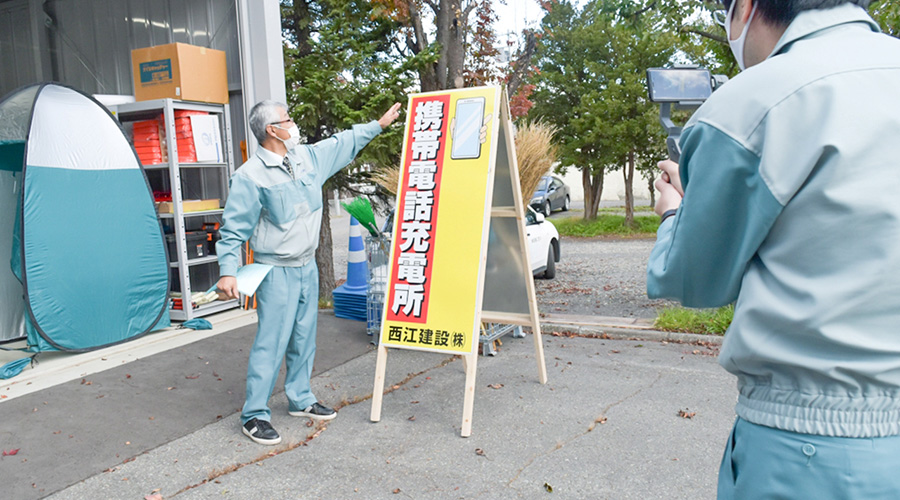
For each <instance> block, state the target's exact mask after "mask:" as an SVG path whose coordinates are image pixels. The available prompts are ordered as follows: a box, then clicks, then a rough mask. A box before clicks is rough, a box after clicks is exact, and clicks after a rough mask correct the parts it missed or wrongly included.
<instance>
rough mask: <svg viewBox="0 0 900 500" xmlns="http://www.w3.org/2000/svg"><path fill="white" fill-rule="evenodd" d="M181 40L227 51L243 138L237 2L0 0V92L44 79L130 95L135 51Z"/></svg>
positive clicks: (236, 126)
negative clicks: (132, 58)
mask: <svg viewBox="0 0 900 500" xmlns="http://www.w3.org/2000/svg"><path fill="white" fill-rule="evenodd" d="M175 42H181V43H189V44H191V45H199V46H202V47H209V48H213V49H217V50H223V51H225V54H226V59H227V64H228V88H229V90H230V91H231V116H232V131H233V137H234V138H235V143H236V144H237V143H238V142H239V141H240V140H242V139H243V137H244V131H243V120H242V118H241V117H242V116H243V106H242V103H241V94H240V89H241V64H240V50H239V42H238V30H237V7H236V3H235V0H0V68H3V70H2V71H0V96H2V95H5V94H7V93H9V92H11V91H13V90H15V89H16V88H18V87H20V86H22V85H25V84H28V83H33V82H37V81H44V80H56V81H59V82H62V83H65V84H67V85H71V86H72V87H75V88H77V89H79V90H82V91H84V92H87V93H89V94H124V95H131V94H133V93H134V85H133V83H132V75H131V50H132V49H136V48H141V47H149V46H152V45H162V44H167V43H175ZM236 160H237V161H236V163H237V164H240V163H241V161H240V157H239V156H236Z"/></svg>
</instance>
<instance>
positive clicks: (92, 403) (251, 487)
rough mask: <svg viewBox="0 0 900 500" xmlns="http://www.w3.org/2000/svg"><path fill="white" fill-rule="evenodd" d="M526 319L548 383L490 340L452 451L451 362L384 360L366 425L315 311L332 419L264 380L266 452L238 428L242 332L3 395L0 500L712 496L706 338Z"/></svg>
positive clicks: (365, 364)
mask: <svg viewBox="0 0 900 500" xmlns="http://www.w3.org/2000/svg"><path fill="white" fill-rule="evenodd" d="M338 222H340V221H339V220H338ZM335 241H336V242H337V241H338V240H337V239H336V240H335ZM336 246H337V244H336ZM596 248H601V247H596ZM629 252H631V253H635V252H636V251H634V250H628V251H626V253H629ZM561 269H562V268H561ZM636 279H639V278H636ZM539 289H540V285H539ZM560 293H562V294H566V293H568V294H569V295H571V291H570V292H566V291H562V292H560ZM545 296H546V295H545ZM540 308H541V310H542V312H543V315H542V329H543V331H544V334H543V335H542V339H541V340H542V342H543V346H544V362H545V363H546V366H547V370H548V382H547V384H545V385H542V384H540V383H539V381H538V373H537V367H536V366H535V365H536V363H535V350H534V346H533V338H532V337H531V335H530V334H529V335H528V336H527V337H526V338H524V339H514V338H511V337H509V336H506V337H503V338H502V339H501V345H499V346H498V353H497V355H496V356H491V357H479V358H478V360H477V380H476V384H475V404H474V416H473V425H472V435H471V437H468V438H463V437H461V436H460V429H461V421H462V410H463V408H462V407H463V395H464V385H465V375H464V371H463V367H462V361H461V359H460V358H458V357H450V356H446V355H439V354H434V353H423V352H416V351H406V350H395V349H392V350H390V351H389V352H390V354H389V356H388V363H387V375H386V384H385V387H386V388H387V393H386V394H385V396H384V402H383V409H382V418H381V420H380V422H377V423H375V422H371V421H370V420H369V415H370V410H371V395H372V388H373V383H374V374H375V352H374V348H373V346H372V345H371V344H370V343H369V340H370V338H369V337H367V336H366V334H365V324H364V323H361V322H355V321H349V320H341V319H338V318H335V317H334V316H333V313H332V312H331V311H321V312H320V315H319V330H318V337H319V342H318V354H317V358H316V366H315V369H314V377H313V387H314V390H315V392H316V394H317V396H318V397H319V399H320V400H321V401H323V402H324V403H325V404H328V405H331V406H334V407H336V408H337V409H338V411H339V414H338V417H337V418H336V419H335V420H333V421H331V422H329V423H327V424H314V423H312V422H311V421H309V420H308V419H305V418H297V417H291V416H289V415H287V401H286V399H285V397H284V394H283V391H282V389H281V387H280V384H281V382H280V381H279V383H278V386H276V393H275V395H274V396H273V398H272V400H271V402H270V406H271V408H272V410H273V418H272V423H273V425H274V426H275V428H276V429H277V430H278V431H279V432H280V433H281V435H282V436H283V438H284V440H283V442H282V443H281V444H280V445H277V446H272V447H267V446H260V445H257V444H255V443H253V442H251V441H250V440H248V439H247V438H246V437H245V436H243V435H242V434H241V432H240V424H239V411H240V406H241V404H242V401H243V386H244V377H245V370H246V361H247V353H248V349H249V347H250V345H251V343H252V339H253V334H254V331H255V325H253V324H249V325H247V326H241V327H239V328H234V329H232V330H228V331H225V332H224V333H220V334H217V335H215V336H211V337H207V338H203V339H202V340H197V341H193V342H190V343H186V344H184V345H181V346H180V347H178V348H175V349H170V350H167V351H165V352H160V353H157V354H152V355H147V356H145V357H139V358H137V359H134V360H131V361H130V362H127V363H125V362H124V361H123V362H122V363H123V364H121V365H117V366H115V367H114V368H110V369H104V370H102V371H90V370H87V369H86V370H87V371H85V373H84V374H83V376H80V379H79V378H77V377H76V378H75V379H72V380H70V381H68V382H65V383H61V384H56V385H52V384H51V385H49V386H48V387H46V388H43V389H41V390H37V391H33V392H29V393H23V394H21V395H18V396H13V397H9V398H7V397H4V394H16V393H17V392H16V391H17V390H18V391H19V392H23V391H21V387H19V388H18V389H17V388H16V387H15V386H10V385H9V384H8V383H7V385H6V386H4V385H2V384H0V398H2V399H0V415H2V417H3V418H2V419H0V448H2V450H3V451H4V452H7V453H5V454H4V455H5V456H2V458H0V477H3V478H4V486H3V487H4V493H3V495H2V496H3V498H14V499H32V498H44V497H48V496H49V497H50V498H59V499H67V500H68V499H140V498H150V499H151V500H155V499H157V498H179V499H194V498H197V499H206V498H210V499H211V498H235V499H247V498H254V499H256V498H261V499H281V498H304V499H307V498H308V499H318V498H323V499H331V498H341V499H346V498H361V499H379V498H386V499H387V498H390V499H395V498H416V499H419V498H448V499H450V498H453V499H456V498H460V499H469V498H473V499H507V498H523V499H531V498H571V499H586V498H591V499H595V498H596V499H649V498H691V499H704V498H710V499H711V498H715V483H716V475H717V470H718V463H719V460H720V458H721V453H722V449H723V446H724V443H725V440H726V438H727V436H728V432H729V429H730V426H731V424H732V421H733V418H734V414H733V405H734V403H735V398H736V395H735V390H734V380H733V378H732V377H731V376H730V375H728V374H727V373H726V372H725V371H724V370H722V369H721V368H720V367H719V366H718V364H717V363H716V355H717V354H718V344H717V342H716V341H717V340H718V339H711V338H708V337H700V336H691V335H673V334H669V335H666V334H662V333H660V332H655V331H653V330H652V325H651V323H650V321H648V320H647V319H646V318H642V317H640V316H639V315H634V316H633V317H609V316H603V315H597V314H593V313H592V311H587V312H585V311H583V310H581V309H577V308H576V309H574V310H566V311H552V310H548V308H547V306H546V305H541V306H540ZM213 320H215V318H213ZM186 335H187V334H186ZM77 356H85V355H77ZM75 359H78V358H77V357H73V360H75ZM101 359H105V358H101ZM97 362H99V361H97ZM75 364H76V366H77V365H78V363H75ZM85 366H87V364H85ZM48 376H49V375H48ZM30 383H31V382H28V384H30ZM11 388H12V389H13V390H12V391H10V389H11ZM5 391H6V392H5ZM25 392H27V391H25ZM13 450H17V451H16V453H15V454H10V453H9V452H11V451H13Z"/></svg>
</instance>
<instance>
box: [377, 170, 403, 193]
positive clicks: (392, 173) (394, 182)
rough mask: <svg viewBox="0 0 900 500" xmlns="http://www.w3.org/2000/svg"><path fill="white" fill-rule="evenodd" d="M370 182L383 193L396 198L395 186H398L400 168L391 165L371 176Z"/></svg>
mask: <svg viewBox="0 0 900 500" xmlns="http://www.w3.org/2000/svg"><path fill="white" fill-rule="evenodd" d="M372 180H374V181H375V183H377V184H378V185H379V186H381V187H382V188H384V190H385V191H387V192H388V193H391V194H392V195H394V196H397V186H398V185H399V184H400V166H399V165H391V166H390V167H388V168H385V169H382V170H379V171H377V172H374V173H373V174H372Z"/></svg>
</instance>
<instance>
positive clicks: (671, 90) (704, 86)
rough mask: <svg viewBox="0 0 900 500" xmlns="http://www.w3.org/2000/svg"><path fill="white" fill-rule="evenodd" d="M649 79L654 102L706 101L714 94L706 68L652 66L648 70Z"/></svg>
mask: <svg viewBox="0 0 900 500" xmlns="http://www.w3.org/2000/svg"><path fill="white" fill-rule="evenodd" d="M647 80H648V83H649V88H650V100H651V101H653V102H678V101H705V100H706V99H708V98H709V96H710V95H711V94H712V83H711V82H710V75H709V70H706V69H699V68H690V69H662V68H651V69H648V70H647Z"/></svg>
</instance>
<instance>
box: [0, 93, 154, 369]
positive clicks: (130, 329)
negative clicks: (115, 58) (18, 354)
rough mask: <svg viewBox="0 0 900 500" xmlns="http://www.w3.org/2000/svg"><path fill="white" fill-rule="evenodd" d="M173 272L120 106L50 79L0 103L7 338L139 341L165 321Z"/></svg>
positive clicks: (2, 334)
mask: <svg viewBox="0 0 900 500" xmlns="http://www.w3.org/2000/svg"><path fill="white" fill-rule="evenodd" d="M7 258H8V259H9V260H7ZM3 262H9V263H10V266H9V267H7V266H6V265H3V264H2V263H3ZM168 280H169V272H168V259H167V258H166V248H165V244H164V242H163V235H162V230H161V227H160V224H159V220H158V219H157V217H156V212H155V210H154V206H153V196H152V193H151V191H150V187H149V184H148V183H147V178H146V176H145V175H144V171H143V169H142V167H141V164H140V162H139V161H138V159H137V155H136V154H135V152H134V148H132V146H131V144H130V143H129V142H128V139H127V138H126V137H125V135H124V133H123V132H122V129H121V127H120V126H119V124H118V122H116V120H115V119H114V118H113V117H112V115H110V114H109V112H107V111H106V109H105V108H104V107H102V106H101V105H100V104H99V103H98V102H97V101H95V100H94V99H93V98H91V97H90V96H87V95H85V94H82V93H81V92H79V91H77V90H74V89H72V88H69V87H65V86H62V85H58V84H52V83H43V84H37V85H33V86H29V87H25V88H22V89H20V90H18V91H15V92H13V93H12V94H10V95H8V96H6V98H4V99H3V100H2V101H0V300H2V303H0V340H3V339H13V338H19V337H23V336H25V337H27V339H28V350H29V351H32V352H40V351H50V350H63V351H76V352H77V351H88V350H92V349H97V348H100V347H106V346H109V345H113V344H117V343H120V342H125V341H128V340H131V339H134V338H136V337H139V336H141V335H144V334H146V333H148V332H150V331H151V330H154V329H157V328H161V327H165V326H168V324H169V317H168V314H166V309H167V291H168V287H169V286H168ZM23 298H24V300H23Z"/></svg>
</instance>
